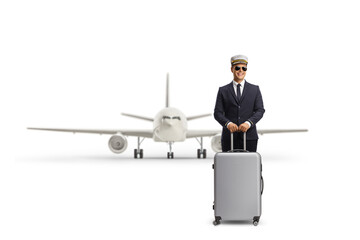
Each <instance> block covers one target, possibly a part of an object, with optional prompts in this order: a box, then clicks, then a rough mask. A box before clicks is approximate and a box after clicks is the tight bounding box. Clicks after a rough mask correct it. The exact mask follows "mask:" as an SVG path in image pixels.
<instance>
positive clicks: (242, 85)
mask: <svg viewBox="0 0 360 240" xmlns="http://www.w3.org/2000/svg"><path fill="white" fill-rule="evenodd" d="M240 84H241V87H244V85H245V79H244V80H243V81H242V82H241V83H240ZM233 85H234V87H237V85H238V83H237V82H235V81H234V80H233Z"/></svg>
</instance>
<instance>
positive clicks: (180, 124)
mask: <svg viewBox="0 0 360 240" xmlns="http://www.w3.org/2000/svg"><path fill="white" fill-rule="evenodd" d="M153 124H154V134H153V139H154V141H156V142H183V141H185V139H186V132H187V119H186V116H185V114H183V113H182V112H181V111H180V110H179V109H176V108H171V107H167V108H163V109H162V110H161V111H160V112H159V113H158V114H156V116H155V118H154V122H153Z"/></svg>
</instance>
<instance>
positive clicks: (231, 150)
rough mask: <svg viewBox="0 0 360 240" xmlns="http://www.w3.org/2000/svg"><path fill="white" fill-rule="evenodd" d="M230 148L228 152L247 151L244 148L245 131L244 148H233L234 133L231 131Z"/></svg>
mask: <svg viewBox="0 0 360 240" xmlns="http://www.w3.org/2000/svg"><path fill="white" fill-rule="evenodd" d="M230 137H231V143H230V144H231V148H230V151H229V152H247V150H246V132H244V149H234V133H231V135H230Z"/></svg>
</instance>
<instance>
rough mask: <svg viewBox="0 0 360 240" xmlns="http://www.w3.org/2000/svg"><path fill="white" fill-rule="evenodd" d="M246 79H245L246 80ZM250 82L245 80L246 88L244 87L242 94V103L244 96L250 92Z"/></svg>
mask: <svg viewBox="0 0 360 240" xmlns="http://www.w3.org/2000/svg"><path fill="white" fill-rule="evenodd" d="M244 81H245V80H244ZM248 85H249V84H248V83H247V82H246V81H245V85H244V89H243V92H242V94H241V98H240V103H241V102H242V101H243V100H244V97H245V95H246V94H247V92H248V87H249V86H248Z"/></svg>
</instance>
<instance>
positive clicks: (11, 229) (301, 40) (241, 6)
mask: <svg viewBox="0 0 360 240" xmlns="http://www.w3.org/2000/svg"><path fill="white" fill-rule="evenodd" d="M356 6H357V5H356V4H355V1H341V2H339V1H239V0H238V1H221V2H219V1H181V2H180V1H177V2H175V1H131V3H130V2H129V1H2V2H1V4H0V34H1V37H0V68H1V69H0V84H1V85H0V100H1V102H0V104H1V125H0V128H1V137H0V140H1V142H0V144H1V145H0V146H1V154H0V238H1V239H121V238H127V239H144V238H149V237H151V238H155V237H156V238H157V239H185V238H189V237H192V238H206V239H219V238H227V239H235V238H236V239H238V238H239V237H241V238H249V237H251V238H252V239H265V238H271V239H304V238H308V237H310V236H311V237H312V238H322V239H324V238H328V237H334V238H340V237H341V238H345V237H346V238H353V239H356V238H358V237H359V233H358V230H357V227H358V216H359V213H360V208H359V202H360V197H359V195H358V192H359V190H358V189H359V186H358V184H359V180H360V179H359V174H358V173H359V166H360V164H359V160H360V159H359V157H358V154H357V153H358V151H357V148H358V140H357V138H358V137H359V127H358V122H359V120H360V119H359V116H358V113H357V111H358V106H357V105H355V103H356V102H359V100H360V99H359V97H358V92H359V91H358V89H357V82H358V81H359V80H360V79H359V73H358V66H359V60H358V59H359V56H360V48H359V44H358V43H359V42H360V36H359V31H358V22H359V21H360V17H359V15H358V11H357V7H356ZM235 54H245V55H247V56H248V57H249V65H248V73H247V77H246V79H247V80H248V81H249V82H251V83H254V84H257V85H259V86H260V89H261V91H262V94H263V99H264V103H265V109H266V113H265V115H264V118H263V119H262V120H261V121H260V122H259V124H258V128H308V129H309V130H310V131H309V132H308V133H297V134H295V133H294V134H274V135H265V136H261V137H260V140H259V148H258V151H259V152H260V153H261V154H262V156H263V165H264V166H263V169H264V172H263V175H264V178H265V190H264V195H263V214H262V217H261V221H260V224H259V226H258V227H253V226H252V225H251V224H242V223H237V224H222V225H220V226H217V227H214V226H213V225H212V221H213V211H212V201H213V175H212V174H213V172H212V169H211V164H212V161H213V160H212V159H213V156H214V153H213V152H212V151H211V147H210V139H209V138H206V139H205V145H206V148H207V149H208V152H209V154H208V155H209V156H208V158H207V159H205V160H204V159H200V160H199V159H196V158H195V156H196V149H197V148H198V143H197V142H196V141H195V140H194V139H190V140H188V141H186V142H184V143H176V144H175V146H174V149H173V150H174V152H175V159H173V160H168V159H166V152H167V151H168V147H167V145H166V144H165V143H154V142H153V141H152V140H149V139H148V140H145V141H144V143H143V144H142V148H144V153H145V158H144V159H141V160H134V159H133V158H132V155H133V149H134V148H135V147H136V146H135V144H136V139H135V138H129V139H128V140H129V148H128V150H127V151H126V152H124V153H123V154H121V155H115V154H113V153H111V152H110V150H109V149H108V147H107V141H108V139H109V136H99V135H89V134H76V135H73V134H69V133H56V132H37V131H28V130H26V127H63V128H70V127H71V128H116V129H117V128H125V129H129V128H141V129H149V128H151V127H152V125H151V123H150V122H143V121H140V120H136V119H129V118H126V117H123V116H121V115H120V113H121V112H127V113H133V114H139V115H145V116H149V117H153V116H155V114H156V113H157V111H159V110H160V109H161V108H162V107H164V104H165V79H166V73H167V72H169V73H170V97H171V99H170V104H171V106H173V107H177V108H179V109H181V110H182V111H183V112H184V113H185V114H186V115H196V114H202V113H212V111H213V107H214V104H215V98H216V93H217V90H218V87H219V86H222V85H225V84H227V83H229V82H230V81H231V76H232V75H231V72H230V63H229V61H230V57H231V56H233V55H235ZM219 127H220V126H219V125H218V123H217V122H216V121H215V120H214V119H213V118H212V117H209V118H206V119H201V120H194V121H193V122H190V123H189V128H192V129H196V128H203V129H218V128H219Z"/></svg>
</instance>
